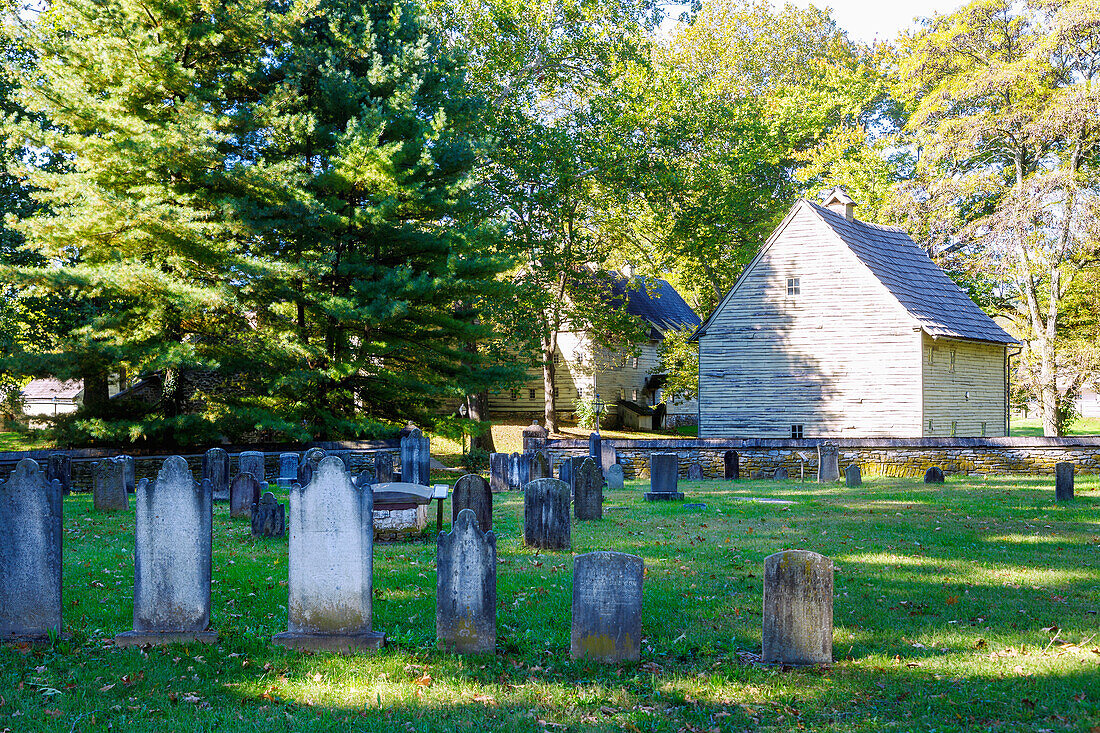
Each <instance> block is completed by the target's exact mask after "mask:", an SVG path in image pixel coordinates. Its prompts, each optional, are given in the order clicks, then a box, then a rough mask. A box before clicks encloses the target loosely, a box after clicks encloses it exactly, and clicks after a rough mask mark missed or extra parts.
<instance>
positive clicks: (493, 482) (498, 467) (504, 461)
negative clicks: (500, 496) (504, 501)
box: [489, 453, 511, 493]
mask: <svg viewBox="0 0 1100 733" xmlns="http://www.w3.org/2000/svg"><path fill="white" fill-rule="evenodd" d="M510 460H511V456H509V455H508V454H507V453H490V454H489V488H490V489H491V490H492V491H493V492H494V493H500V492H501V491H507V490H508V463H509V461H510Z"/></svg>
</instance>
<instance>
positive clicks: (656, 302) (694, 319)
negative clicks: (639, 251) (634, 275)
mask: <svg viewBox="0 0 1100 733" xmlns="http://www.w3.org/2000/svg"><path fill="white" fill-rule="evenodd" d="M631 282H632V281H631V280H628V279H627V278H625V277H623V276H621V275H615V276H614V277H613V278H612V280H611V291H612V299H613V300H612V302H614V303H621V302H622V300H623V296H624V295H625V296H626V310H627V312H628V313H630V314H631V315H635V316H638V317H639V318H642V319H644V320H645V322H646V323H648V324H649V325H650V326H652V327H653V330H654V333H653V334H652V336H653V338H658V339H659V338H661V334H662V333H663V332H664V331H667V330H669V329H679V328H684V327H688V326H691V327H694V326H698V325H699V324H700V323H702V320H701V319H700V318H699V316H698V315H696V313H695V311H693V310H692V309H691V306H690V305H688V304H687V302H686V301H685V300H684V299H683V298H682V297H680V294H679V293H678V292H676V288H674V287H672V286H671V285H669V284H668V282H667V281H665V280H661V279H660V278H645V279H643V280H642V281H641V283H638V284H635V285H633V286H632V285H631Z"/></svg>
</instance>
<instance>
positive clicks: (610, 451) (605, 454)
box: [600, 440, 619, 477]
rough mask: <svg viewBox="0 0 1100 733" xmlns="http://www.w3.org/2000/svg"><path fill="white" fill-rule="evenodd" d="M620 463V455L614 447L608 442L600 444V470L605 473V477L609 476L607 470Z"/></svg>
mask: <svg viewBox="0 0 1100 733" xmlns="http://www.w3.org/2000/svg"><path fill="white" fill-rule="evenodd" d="M618 462H619V453H618V451H616V450H615V448H614V446H612V445H611V444H609V443H608V442H607V441H606V440H605V441H603V442H601V443H600V470H601V471H603V475H604V477H606V476H607V469H609V468H611V467H612V466H614V465H615V464H617V463H618Z"/></svg>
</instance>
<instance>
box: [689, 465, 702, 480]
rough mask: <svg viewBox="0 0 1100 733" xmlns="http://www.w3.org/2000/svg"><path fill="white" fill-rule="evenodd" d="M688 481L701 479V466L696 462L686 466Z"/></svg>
mask: <svg viewBox="0 0 1100 733" xmlns="http://www.w3.org/2000/svg"><path fill="white" fill-rule="evenodd" d="M687 477H688V481H702V480H703V467H702V466H700V465H699V464H698V463H692V464H691V465H690V466H688V475H687Z"/></svg>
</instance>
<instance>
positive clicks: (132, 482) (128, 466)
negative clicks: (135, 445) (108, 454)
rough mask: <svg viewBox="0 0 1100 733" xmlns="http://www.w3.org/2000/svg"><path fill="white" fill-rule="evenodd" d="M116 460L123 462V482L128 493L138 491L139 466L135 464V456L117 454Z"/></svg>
mask: <svg viewBox="0 0 1100 733" xmlns="http://www.w3.org/2000/svg"><path fill="white" fill-rule="evenodd" d="M115 460H116V461H118V462H120V463H121V464H122V483H123V484H124V485H125V486H126V493H127V494H132V493H134V492H135V491H137V466H135V465H134V457H133V456H116V457H115Z"/></svg>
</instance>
